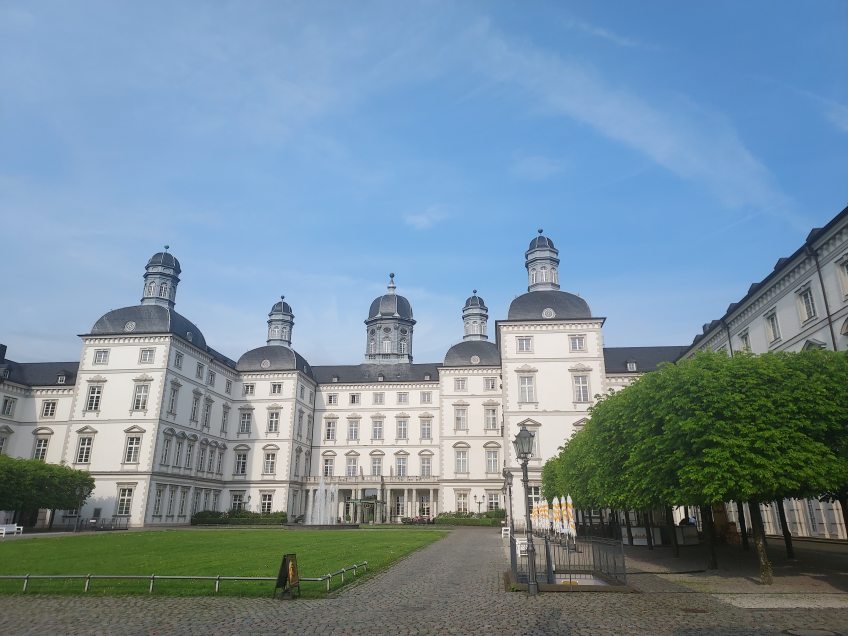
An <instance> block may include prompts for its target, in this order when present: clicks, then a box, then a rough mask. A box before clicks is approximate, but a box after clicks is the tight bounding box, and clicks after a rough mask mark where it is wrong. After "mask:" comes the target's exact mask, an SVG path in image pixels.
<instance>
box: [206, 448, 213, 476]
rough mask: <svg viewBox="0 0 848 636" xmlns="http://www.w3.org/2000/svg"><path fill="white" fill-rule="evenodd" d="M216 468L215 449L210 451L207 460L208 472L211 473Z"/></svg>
mask: <svg viewBox="0 0 848 636" xmlns="http://www.w3.org/2000/svg"><path fill="white" fill-rule="evenodd" d="M213 468H215V451H214V450H210V451H209V459H208V460H207V461H206V472H207V473H211V472H212V469H213Z"/></svg>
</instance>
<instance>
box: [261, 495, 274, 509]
mask: <svg viewBox="0 0 848 636" xmlns="http://www.w3.org/2000/svg"><path fill="white" fill-rule="evenodd" d="M273 497H274V496H273V495H272V494H271V493H269V492H263V493H262V499H261V501H260V503H259V512H261V513H262V514H263V515H270V514H271V501H272V500H273Z"/></svg>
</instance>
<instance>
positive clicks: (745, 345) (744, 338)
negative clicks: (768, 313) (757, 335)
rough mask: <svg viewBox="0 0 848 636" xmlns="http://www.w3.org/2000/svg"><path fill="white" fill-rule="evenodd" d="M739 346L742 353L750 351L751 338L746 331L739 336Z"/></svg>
mask: <svg viewBox="0 0 848 636" xmlns="http://www.w3.org/2000/svg"><path fill="white" fill-rule="evenodd" d="M739 346H740V347H741V349H742V351H751V336H750V335H749V334H748V332H747V331H743V332H742V333H740V334H739Z"/></svg>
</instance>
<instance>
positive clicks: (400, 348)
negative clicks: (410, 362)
mask: <svg viewBox="0 0 848 636" xmlns="http://www.w3.org/2000/svg"><path fill="white" fill-rule="evenodd" d="M398 351H399V352H400V353H406V340H401V341H400V344H399V345H398Z"/></svg>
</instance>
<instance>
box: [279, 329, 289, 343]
mask: <svg viewBox="0 0 848 636" xmlns="http://www.w3.org/2000/svg"><path fill="white" fill-rule="evenodd" d="M280 333H281V337H282V338H283V340H288V338H289V328H288V327H283V330H282V332H280Z"/></svg>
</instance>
